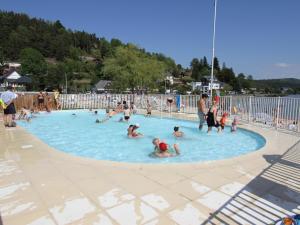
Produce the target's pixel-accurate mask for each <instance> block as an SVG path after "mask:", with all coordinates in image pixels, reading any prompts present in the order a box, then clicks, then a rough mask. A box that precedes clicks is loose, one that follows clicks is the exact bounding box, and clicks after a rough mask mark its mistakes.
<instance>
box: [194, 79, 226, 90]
mask: <svg viewBox="0 0 300 225" xmlns="http://www.w3.org/2000/svg"><path fill="white" fill-rule="evenodd" d="M191 85H192V90H193V91H195V90H199V91H201V92H202V93H209V92H210V90H211V89H213V90H220V89H222V88H223V84H222V83H221V82H219V81H217V80H214V81H213V83H211V82H210V80H208V81H207V82H192V83H191Z"/></svg>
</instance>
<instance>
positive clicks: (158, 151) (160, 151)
mask: <svg viewBox="0 0 300 225" xmlns="http://www.w3.org/2000/svg"><path fill="white" fill-rule="evenodd" d="M152 144H153V145H154V146H155V147H154V152H153V154H154V155H155V156H156V157H158V158H168V157H174V156H178V155H180V150H179V146H178V145H177V144H174V145H173V148H174V149H171V148H170V146H169V145H168V144H167V143H165V142H163V141H160V140H159V138H154V139H153V140H152ZM172 150H174V151H175V153H171V151H172Z"/></svg>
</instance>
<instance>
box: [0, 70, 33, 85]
mask: <svg viewBox="0 0 300 225" xmlns="http://www.w3.org/2000/svg"><path fill="white" fill-rule="evenodd" d="M4 81H6V82H8V83H15V84H28V83H31V82H32V80H31V78H30V77H27V76H21V75H20V74H19V73H18V72H17V71H15V70H9V71H8V72H6V73H5V74H4V75H3V76H0V82H4Z"/></svg>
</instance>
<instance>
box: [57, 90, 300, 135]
mask: <svg viewBox="0 0 300 225" xmlns="http://www.w3.org/2000/svg"><path fill="white" fill-rule="evenodd" d="M168 99H172V103H170V102H168ZM199 99H200V96H198V95H177V96H174V95H133V94H127V95H126V94H62V95H60V102H61V104H62V108H63V109H88V108H93V109H97V108H106V107H110V108H113V107H116V105H117V103H118V102H121V103H123V101H126V102H127V103H128V104H130V103H131V102H133V103H134V104H135V105H136V107H137V108H138V109H146V107H147V102H149V103H150V104H151V107H152V109H153V110H158V111H162V112H181V113H197V101H198V100H199ZM224 112H227V113H228V114H229V115H230V116H231V117H232V118H233V117H234V116H238V118H239V120H241V121H243V122H246V123H252V124H260V125H263V126H266V127H270V128H276V129H284V130H289V131H292V132H296V133H300V124H299V123H300V98H287V97H254V96H221V97H220V102H219V110H218V113H219V115H222V114H223V113H224Z"/></svg>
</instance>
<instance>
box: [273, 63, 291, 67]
mask: <svg viewBox="0 0 300 225" xmlns="http://www.w3.org/2000/svg"><path fill="white" fill-rule="evenodd" d="M275 66H276V67H280V68H287V67H290V66H291V64H287V63H284V62H281V63H276V64H275Z"/></svg>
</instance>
